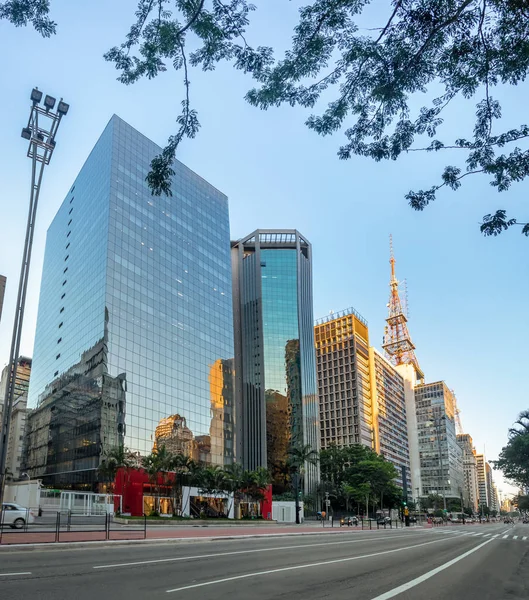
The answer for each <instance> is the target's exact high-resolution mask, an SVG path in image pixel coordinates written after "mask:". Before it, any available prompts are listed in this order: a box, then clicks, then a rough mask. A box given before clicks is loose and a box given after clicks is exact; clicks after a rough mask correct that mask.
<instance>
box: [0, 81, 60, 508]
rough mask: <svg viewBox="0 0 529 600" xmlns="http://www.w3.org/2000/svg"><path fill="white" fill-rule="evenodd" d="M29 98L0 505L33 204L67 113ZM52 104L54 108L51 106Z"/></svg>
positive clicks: (1, 434) (0, 445)
mask: <svg viewBox="0 0 529 600" xmlns="http://www.w3.org/2000/svg"><path fill="white" fill-rule="evenodd" d="M30 99H31V111H30V114H29V119H28V124H27V126H26V127H24V129H22V137H23V138H24V139H25V140H28V141H29V146H28V152H27V156H28V158H30V159H31V192H30V197H29V210H28V220H27V225H26V239H25V242H24V253H23V256H22V267H21V269H20V280H19V283H18V296H17V305H16V312H15V322H14V325H13V337H12V339H11V352H10V355H9V363H8V366H9V370H8V383H7V387H6V394H5V398H4V413H3V418H2V429H1V431H0V507H1V506H2V501H3V499H4V489H5V480H6V462H7V450H8V443H9V429H10V426H11V412H12V410H13V400H14V396H15V386H16V377H17V367H18V355H19V352H20V340H21V336H22V324H23V321H24V308H25V305H26V292H27V287H28V278H29V267H30V263H31V250H32V246H33V234H34V232H35V219H36V216H37V205H38V201H39V194H40V187H41V183H42V175H43V174H44V167H45V166H46V165H48V164H49V163H50V160H51V157H52V155H53V151H54V150H55V136H56V134H57V130H58V128H59V125H60V123H61V119H62V117H64V116H65V115H66V114H67V113H68V109H69V108H70V107H69V105H68V104H66V102H63V100H62V98H61V100H60V101H59V102H58V103H57V101H56V99H55V98H53V97H52V96H48V95H47V96H46V97H45V98H44V103H43V106H40V103H41V100H42V92H41V91H40V90H39V89H38V88H34V89H33V91H32V92H31V97H30ZM56 103H57V108H55V104H56Z"/></svg>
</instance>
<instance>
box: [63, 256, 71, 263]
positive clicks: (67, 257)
mask: <svg viewBox="0 0 529 600" xmlns="http://www.w3.org/2000/svg"><path fill="white" fill-rule="evenodd" d="M69 258H70V255H69V254H67V255H66V258H65V259H64V262H66V261H67V260H68V259H69Z"/></svg>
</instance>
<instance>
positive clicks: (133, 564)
mask: <svg viewBox="0 0 529 600" xmlns="http://www.w3.org/2000/svg"><path fill="white" fill-rule="evenodd" d="M398 535H399V537H400V536H401V535H409V534H407V533H402V534H398ZM396 536H397V534H394V536H393V537H396ZM380 539H381V538H380V537H376V538H374V537H368V538H361V539H359V540H348V541H346V542H320V543H318V544H300V545H297V546H281V547H279V548H258V549H257V550H236V551H233V552H217V553H216V554H197V555H196V556H178V557H175V558H157V559H152V560H141V561H137V562H128V563H117V564H113V565H97V566H95V567H92V569H113V568H117V567H136V566H138V565H153V564H156V563H166V562H178V561H181V560H193V559H198V558H215V557H217V556H233V555H236V554H254V553H256V552H277V551H279V550H299V549H301V548H315V547H318V546H342V545H343V544H359V543H360V542H375V541H378V540H380Z"/></svg>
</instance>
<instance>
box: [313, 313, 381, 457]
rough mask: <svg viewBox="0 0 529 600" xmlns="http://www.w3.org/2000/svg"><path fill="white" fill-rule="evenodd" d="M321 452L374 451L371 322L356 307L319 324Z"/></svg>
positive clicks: (316, 340) (315, 337)
mask: <svg viewBox="0 0 529 600" xmlns="http://www.w3.org/2000/svg"><path fill="white" fill-rule="evenodd" d="M314 342H315V345H316V372H317V379H318V396H319V405H320V444H321V448H328V447H329V446H330V445H337V446H350V445H351V444H363V445H364V446H369V447H370V448H374V446H375V444H374V424H373V410H372V398H371V381H370V376H369V333H368V328H367V321H366V320H365V319H364V318H363V317H362V316H361V315H359V314H358V313H357V312H356V311H355V310H354V309H353V308H349V309H346V310H343V311H341V312H339V313H335V314H331V315H329V316H327V317H324V318H323V319H319V320H318V321H316V325H315V327H314Z"/></svg>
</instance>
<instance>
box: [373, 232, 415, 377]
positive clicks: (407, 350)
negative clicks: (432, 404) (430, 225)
mask: <svg viewBox="0 0 529 600" xmlns="http://www.w3.org/2000/svg"><path fill="white" fill-rule="evenodd" d="M389 252H390V259H389V263H390V265H391V280H390V282H389V288H390V294H389V304H388V309H389V311H388V318H387V319H386V323H387V325H386V329H385V331H384V343H383V344H382V347H383V348H384V350H385V352H386V356H387V357H388V359H389V361H390V362H391V363H393V364H394V365H413V366H414V367H415V371H416V373H417V379H420V380H422V379H424V373H423V372H422V370H421V368H420V367H419V361H418V360H417V357H416V356H415V346H414V345H413V343H412V341H411V336H410V333H409V331H408V325H407V322H408V318H407V317H406V314H405V312H404V310H403V307H402V303H401V300H400V296H399V282H398V280H397V277H396V275H395V257H394V255H393V236H391V235H390V236H389Z"/></svg>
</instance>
